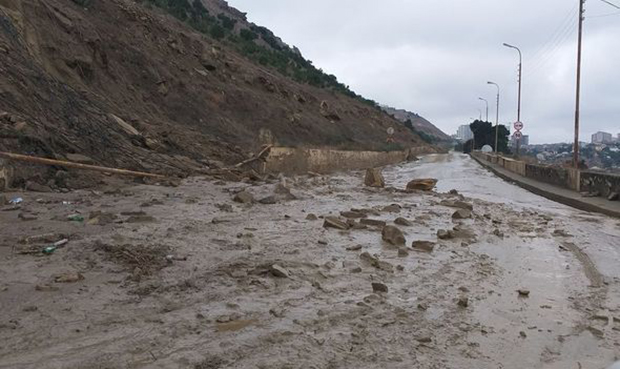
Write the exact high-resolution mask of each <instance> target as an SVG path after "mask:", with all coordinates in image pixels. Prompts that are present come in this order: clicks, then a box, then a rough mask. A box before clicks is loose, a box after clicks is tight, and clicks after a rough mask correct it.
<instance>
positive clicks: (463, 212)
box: [452, 209, 471, 219]
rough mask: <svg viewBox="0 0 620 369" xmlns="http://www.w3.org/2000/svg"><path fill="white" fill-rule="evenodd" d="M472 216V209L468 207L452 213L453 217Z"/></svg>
mask: <svg viewBox="0 0 620 369" xmlns="http://www.w3.org/2000/svg"><path fill="white" fill-rule="evenodd" d="M469 218H471V211H469V210H467V209H459V210H457V211H455V212H454V214H452V219H469Z"/></svg>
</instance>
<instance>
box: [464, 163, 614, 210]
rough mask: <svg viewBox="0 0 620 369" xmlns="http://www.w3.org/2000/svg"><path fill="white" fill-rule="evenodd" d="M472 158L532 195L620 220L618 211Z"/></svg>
mask: <svg viewBox="0 0 620 369" xmlns="http://www.w3.org/2000/svg"><path fill="white" fill-rule="evenodd" d="M470 157H471V158H472V159H474V160H475V161H476V162H477V163H478V164H480V165H481V166H482V167H483V168H485V169H487V170H488V171H490V172H492V173H493V174H495V175H496V176H498V177H500V178H501V179H503V180H505V181H507V182H511V183H514V184H516V185H517V186H519V187H521V188H524V189H526V190H528V191H530V192H532V193H535V194H537V195H540V196H542V197H545V198H547V199H549V200H552V201H555V202H559V203H560V204H564V205H567V206H571V207H573V208H576V209H579V210H584V211H589V212H593V213H601V214H605V215H609V216H612V217H616V218H620V211H616V210H612V209H607V208H604V207H601V206H598V205H595V204H592V203H589V202H587V201H582V200H579V199H577V198H572V197H567V196H563V195H560V194H558V193H554V192H549V191H547V190H544V189H542V188H540V187H536V186H534V185H531V184H529V183H525V182H523V181H521V180H520V179H519V175H518V174H513V175H507V174H506V173H502V172H500V171H499V170H497V169H496V168H494V167H493V166H492V165H491V164H489V163H486V162H484V161H482V160H480V159H478V158H476V157H475V156H473V155H470ZM575 194H576V195H578V193H577V192H575Z"/></svg>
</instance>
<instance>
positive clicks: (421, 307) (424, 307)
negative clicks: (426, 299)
mask: <svg viewBox="0 0 620 369" xmlns="http://www.w3.org/2000/svg"><path fill="white" fill-rule="evenodd" d="M418 310H422V311H426V310H428V304H425V303H423V302H421V303H419V304H418Z"/></svg>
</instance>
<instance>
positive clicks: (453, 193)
mask: <svg viewBox="0 0 620 369" xmlns="http://www.w3.org/2000/svg"><path fill="white" fill-rule="evenodd" d="M448 193H449V194H450V195H456V196H458V194H459V191H457V190H455V189H452V190H450V192H448Z"/></svg>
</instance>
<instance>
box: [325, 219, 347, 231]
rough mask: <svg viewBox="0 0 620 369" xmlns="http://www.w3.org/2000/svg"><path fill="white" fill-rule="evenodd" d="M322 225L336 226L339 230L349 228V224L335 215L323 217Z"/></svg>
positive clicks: (327, 226)
mask: <svg viewBox="0 0 620 369" xmlns="http://www.w3.org/2000/svg"><path fill="white" fill-rule="evenodd" d="M323 227H325V228H336V229H341V230H347V229H349V225H348V224H347V223H345V222H343V221H342V220H340V219H338V218H336V217H325V222H324V223H323Z"/></svg>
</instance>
